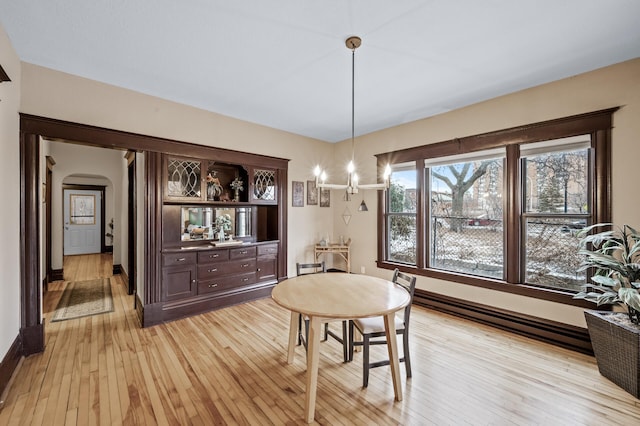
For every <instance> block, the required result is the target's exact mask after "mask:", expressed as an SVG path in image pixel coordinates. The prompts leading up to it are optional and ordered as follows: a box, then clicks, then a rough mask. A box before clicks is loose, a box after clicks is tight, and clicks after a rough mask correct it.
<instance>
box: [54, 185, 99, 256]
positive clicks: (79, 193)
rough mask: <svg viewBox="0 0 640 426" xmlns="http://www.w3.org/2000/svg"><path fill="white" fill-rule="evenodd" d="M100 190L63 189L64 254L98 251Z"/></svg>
mask: <svg viewBox="0 0 640 426" xmlns="http://www.w3.org/2000/svg"><path fill="white" fill-rule="evenodd" d="M101 207H102V196H101V192H100V191H88V190H78V189H65V190H64V231H63V232H64V255H65V256H66V255H72V254H89V253H100V250H101V247H100V243H101V240H100V229H101V228H102V226H101V224H102V217H101V214H100V212H101V211H102V208H101Z"/></svg>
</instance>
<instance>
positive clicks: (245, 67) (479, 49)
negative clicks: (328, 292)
mask: <svg viewBox="0 0 640 426" xmlns="http://www.w3.org/2000/svg"><path fill="white" fill-rule="evenodd" d="M0 22H1V24H2V26H3V27H4V28H5V30H6V32H7V33H8V34H9V37H10V39H11V42H12V44H13V46H14V48H15V49H16V51H17V52H18V55H19V56H20V59H21V60H22V61H25V62H29V63H33V64H37V65H41V66H45V67H49V68H53V69H56V70H60V71H64V72H67V73H71V74H75V75H79V76H83V77H87V78H90V79H93V80H98V81H102V82H105V83H109V84H113V85H116V86H120V87H124V88H128V89H132V90H136V91H139V92H142V93H146V94H150V95H154V96H158V97H161V98H165V99H169V100H173V101H177V102H181V103H184V104H188V105H192V106H195V107H199V108H203V109H206V110H209V111H214V112H217V113H220V114H224V115H227V116H231V117H236V118H239V119H242V120H247V121H250V122H254V123H259V124H263V125H266V126H270V127H274V128H277V129H282V130H286V131H289V132H293V133H297V134H300V135H305V136H310V137H314V138H318V139H321V140H325V141H329V142H335V141H340V140H344V139H347V138H349V137H350V135H351V51H350V50H349V49H347V48H346V47H345V45H344V40H345V39H346V38H347V37H348V36H350V35H358V36H360V37H362V39H363V43H362V47H360V48H359V49H358V50H357V51H356V57H355V63H356V83H355V91H356V92H355V132H356V135H360V134H366V133H370V132H372V131H375V130H379V129H383V128H387V127H390V126H394V125H398V124H402V123H406V122H409V121H414V120H417V119H420V118H424V117H428V116H432V115H435V114H439V113H443V112H446V111H450V110H453V109H456V108H460V107H463V106H465V105H469V104H472V103H476V102H479V101H482V100H485V99H490V98H493V97H496V96H499V95H503V94H506V93H511V92H514V91H517V90H521V89H525V88H528V87H532V86H536V85H539V84H542V83H545V82H549V81H553V80H557V79H561V78H564V77H568V76H571V75H575V74H579V73H582V72H585V71H589V70H593V69H596V68H600V67H603V66H606V65H610V64H613V63H617V62H621V61H625V60H627V59H632V58H637V57H640V0H483V1H478V0H397V1H391V0H315V1H313V0H271V1H265V0H235V1H230V0H226V1H224V0H180V1H176V0H102V1H87V0H20V1H16V0H0Z"/></svg>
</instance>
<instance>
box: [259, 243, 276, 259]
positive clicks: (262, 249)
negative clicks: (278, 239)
mask: <svg viewBox="0 0 640 426" xmlns="http://www.w3.org/2000/svg"><path fill="white" fill-rule="evenodd" d="M274 254H278V244H265V245H263V246H258V256H265V255H274Z"/></svg>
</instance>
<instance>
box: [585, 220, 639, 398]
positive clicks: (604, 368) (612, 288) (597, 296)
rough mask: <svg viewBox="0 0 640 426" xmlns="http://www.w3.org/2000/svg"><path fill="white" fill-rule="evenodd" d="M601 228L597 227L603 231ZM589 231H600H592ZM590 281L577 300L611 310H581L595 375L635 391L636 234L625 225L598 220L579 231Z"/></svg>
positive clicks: (637, 294)
mask: <svg viewBox="0 0 640 426" xmlns="http://www.w3.org/2000/svg"><path fill="white" fill-rule="evenodd" d="M603 228H604V229H605V230H604V231H602V229H603ZM594 230H601V231H600V232H597V233H591V232H592V231H594ZM578 236H579V237H580V251H579V253H580V254H582V255H584V256H585V257H584V261H583V262H582V265H581V267H580V270H583V271H584V270H591V271H592V272H593V276H592V277H591V281H592V282H593V284H585V285H584V286H583V289H582V291H581V292H580V293H578V294H577V295H576V296H575V298H576V299H585V300H589V301H591V302H594V303H596V305H597V306H602V305H613V306H614V307H617V308H618V309H614V311H585V318H586V321H587V327H588V329H589V335H590V336H591V343H592V345H593V352H594V354H595V356H596V360H597V362H598V369H599V370H600V373H601V374H602V375H603V376H605V377H606V378H608V379H609V380H611V381H612V382H614V383H615V384H617V385H618V386H620V387H622V388H623V389H625V390H626V391H627V392H629V393H631V394H632V395H634V396H635V397H636V398H638V397H639V394H640V380H639V376H640V354H639V352H640V292H639V290H640V233H638V231H636V230H635V229H634V228H632V227H630V226H629V225H623V226H622V227H619V228H612V227H611V224H597V225H592V226H589V227H586V228H584V229H583V230H582V231H580V232H579V233H578Z"/></svg>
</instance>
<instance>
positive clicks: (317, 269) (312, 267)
mask: <svg viewBox="0 0 640 426" xmlns="http://www.w3.org/2000/svg"><path fill="white" fill-rule="evenodd" d="M324 272H327V268H326V266H325V263H324V261H323V262H319V263H296V273H297V275H306V274H317V273H324ZM303 321H304V334H303V332H302V323H303ZM308 336H309V318H306V317H305V318H303V315H298V346H300V345H303V346H304V349H305V350H307V337H308ZM329 337H332V338H334V339H336V340H337V341H338V342H340V344H341V345H342V355H343V358H344V362H347V361H348V359H349V353H348V350H349V346H348V341H347V321H342V336H339V335H337V334H336V333H334V332H333V331H332V330H331V329H329V323H328V322H325V323H324V337H323V338H322V341H323V342H326V341H327V340H328V338H329Z"/></svg>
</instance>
